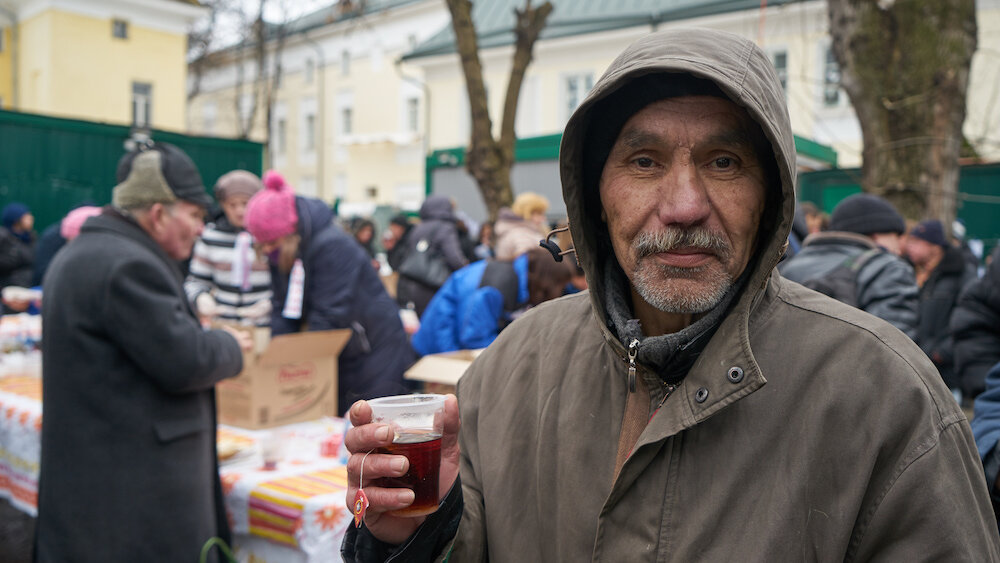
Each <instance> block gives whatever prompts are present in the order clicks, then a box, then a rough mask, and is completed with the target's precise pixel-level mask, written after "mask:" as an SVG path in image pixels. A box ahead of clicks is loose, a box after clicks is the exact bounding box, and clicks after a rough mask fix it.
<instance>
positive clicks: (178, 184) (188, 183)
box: [111, 143, 212, 209]
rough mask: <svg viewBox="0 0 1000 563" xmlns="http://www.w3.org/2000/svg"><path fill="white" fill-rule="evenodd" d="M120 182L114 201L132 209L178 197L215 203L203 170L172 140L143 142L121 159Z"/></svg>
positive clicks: (204, 202)
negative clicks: (205, 181) (209, 194)
mask: <svg viewBox="0 0 1000 563" xmlns="http://www.w3.org/2000/svg"><path fill="white" fill-rule="evenodd" d="M116 176H117V179H118V185H117V186H115V188H114V190H113V191H112V192H111V204H112V205H114V206H115V207H118V208H120V209H130V208H136V207H143V206H146V205H152V204H154V203H172V202H174V201H177V200H178V199H183V200H185V201H189V202H191V203H194V204H196V205H200V206H202V207H208V206H209V205H211V204H212V200H211V198H209V197H208V194H207V193H205V185H204V184H202V182H201V174H199V173H198V168H197V167H195V165H194V162H193V161H192V160H191V158H190V157H188V155H187V154H185V153H184V151H182V150H181V149H179V148H177V147H175V146H174V145H171V144H169V143H153V144H151V145H143V146H141V147H139V148H138V149H136V150H134V151H132V152H130V153H128V154H126V155H125V156H123V157H122V158H121V160H119V161H118V171H117V173H116Z"/></svg>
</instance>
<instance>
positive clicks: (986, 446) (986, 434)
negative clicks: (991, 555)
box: [971, 363, 1000, 522]
mask: <svg viewBox="0 0 1000 563" xmlns="http://www.w3.org/2000/svg"><path fill="white" fill-rule="evenodd" d="M985 385H986V389H985V391H983V392H982V393H981V394H980V395H979V396H978V397H976V400H975V404H974V409H973V417H972V422H971V424H972V433H973V435H974V436H975V438H976V447H977V449H978V450H979V457H980V458H981V459H982V460H983V472H984V474H985V476H986V486H987V488H988V489H989V491H990V500H991V501H992V502H993V513H994V515H995V516H996V517H997V520H998V522H1000V487H998V484H1000V483H998V480H997V477H998V474H1000V447H998V446H1000V363H996V364H993V365H992V366H991V367H990V368H988V371H987V372H986V376H985Z"/></svg>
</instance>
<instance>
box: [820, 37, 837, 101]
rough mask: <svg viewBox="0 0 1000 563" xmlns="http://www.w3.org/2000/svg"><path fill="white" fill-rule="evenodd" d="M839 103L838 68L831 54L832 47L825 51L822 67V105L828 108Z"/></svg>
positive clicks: (835, 59) (835, 58) (834, 57)
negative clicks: (824, 62)
mask: <svg viewBox="0 0 1000 563" xmlns="http://www.w3.org/2000/svg"><path fill="white" fill-rule="evenodd" d="M839 103H840V66H839V65H838V64H837V57H836V56H835V55H834V54H833V47H828V48H827V50H826V64H825V65H824V67H823V105H825V106H827V107H830V106H835V105H837V104H839Z"/></svg>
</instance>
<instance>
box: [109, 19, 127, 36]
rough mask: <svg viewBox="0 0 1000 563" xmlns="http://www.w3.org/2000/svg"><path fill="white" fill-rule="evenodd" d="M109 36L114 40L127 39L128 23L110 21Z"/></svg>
mask: <svg viewBox="0 0 1000 563" xmlns="http://www.w3.org/2000/svg"><path fill="white" fill-rule="evenodd" d="M111 36H112V37H114V38H115V39H128V22H127V21H125V20H117V19H115V20H111Z"/></svg>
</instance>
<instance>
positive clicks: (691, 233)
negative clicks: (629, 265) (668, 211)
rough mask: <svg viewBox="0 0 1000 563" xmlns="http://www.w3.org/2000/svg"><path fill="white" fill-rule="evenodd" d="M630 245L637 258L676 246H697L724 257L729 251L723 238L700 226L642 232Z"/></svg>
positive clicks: (675, 247) (667, 250)
mask: <svg viewBox="0 0 1000 563" xmlns="http://www.w3.org/2000/svg"><path fill="white" fill-rule="evenodd" d="M632 247H633V248H634V249H635V251H636V253H637V254H638V257H639V258H643V257H646V256H649V255H650V254H656V253H658V252H670V251H671V250H675V249H677V248H699V249H704V250H707V251H709V252H711V253H713V254H716V255H717V256H719V257H720V258H723V259H725V258H726V257H727V256H728V255H729V253H730V251H731V249H730V246H729V243H728V242H727V241H726V239H725V238H723V237H722V236H721V235H718V234H716V233H713V232H712V231H710V230H708V229H701V228H695V229H679V228H676V227H668V228H667V229H665V230H663V231H657V232H653V233H651V232H642V233H639V236H638V237H636V239H635V242H633V243H632Z"/></svg>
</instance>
